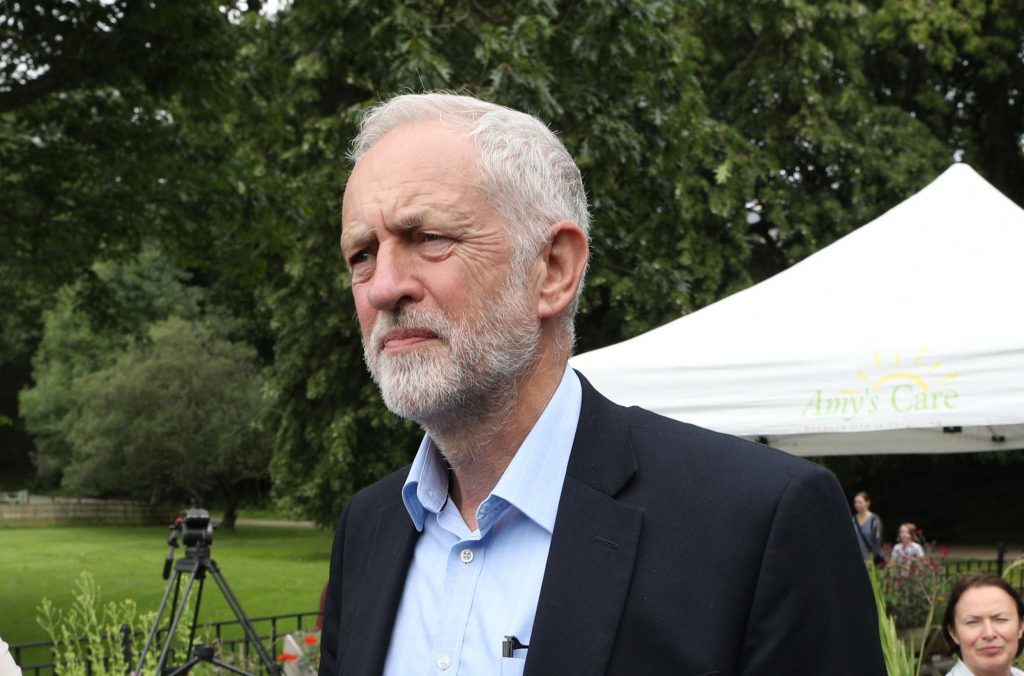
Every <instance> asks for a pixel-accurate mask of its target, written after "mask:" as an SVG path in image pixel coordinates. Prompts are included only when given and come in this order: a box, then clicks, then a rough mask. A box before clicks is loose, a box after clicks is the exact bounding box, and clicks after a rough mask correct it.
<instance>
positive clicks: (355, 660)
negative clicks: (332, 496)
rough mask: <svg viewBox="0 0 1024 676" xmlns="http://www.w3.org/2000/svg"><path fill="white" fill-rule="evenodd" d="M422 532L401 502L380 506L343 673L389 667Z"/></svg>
mask: <svg viewBox="0 0 1024 676" xmlns="http://www.w3.org/2000/svg"><path fill="white" fill-rule="evenodd" d="M418 535H419V533H418V532H417V531H416V528H415V527H414V526H413V524H412V519H410V518H409V512H407V511H406V509H405V505H404V504H403V503H402V501H401V500H396V501H394V502H391V503H389V504H388V505H385V506H384V507H381V509H380V511H379V512H378V516H377V523H376V527H375V529H374V531H373V535H372V542H371V543H369V544H368V545H367V547H366V550H367V551H368V552H369V555H368V557H367V558H366V559H365V560H364V565H365V570H364V573H363V576H362V578H361V581H360V584H359V590H358V594H359V595H358V601H357V602H356V603H355V604H353V608H354V609H355V613H354V614H353V616H352V617H350V618H349V630H350V631H349V633H348V635H347V639H345V640H346V641H347V643H346V645H345V646H344V651H345V653H344V658H343V660H342V668H341V672H340V673H343V674H379V673H382V672H383V671H384V661H385V660H386V659H387V654H388V647H389V646H390V643H391V631H392V629H393V628H394V624H395V617H396V615H397V613H398V604H399V603H400V602H401V600H402V592H403V590H404V589H405V577H406V573H407V572H408V570H409V564H410V562H411V561H412V555H413V550H414V549H415V545H416V538H417V536H418Z"/></svg>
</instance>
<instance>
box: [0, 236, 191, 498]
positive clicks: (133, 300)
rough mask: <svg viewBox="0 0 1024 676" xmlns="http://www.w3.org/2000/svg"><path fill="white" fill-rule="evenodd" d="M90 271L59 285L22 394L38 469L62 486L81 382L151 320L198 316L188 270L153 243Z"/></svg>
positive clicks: (141, 336) (143, 332) (142, 336)
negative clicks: (81, 278)
mask: <svg viewBox="0 0 1024 676" xmlns="http://www.w3.org/2000/svg"><path fill="white" fill-rule="evenodd" d="M91 272H92V273H93V276H92V277H90V280H91V281H90V283H88V284H87V283H85V282H78V283H76V284H74V285H70V286H65V287H62V288H61V289H60V290H59V291H58V293H57V303H56V306H55V307H53V308H52V309H50V310H47V311H46V312H45V314H44V328H43V336H42V340H41V341H40V343H39V347H38V349H37V350H36V354H35V357H34V358H33V364H32V377H33V380H34V384H33V385H32V387H28V388H25V389H24V390H22V392H21V395H20V404H21V405H20V410H21V415H22V418H23V419H24V421H25V424H26V427H27V428H28V431H29V432H30V433H31V434H32V435H33V436H34V438H35V443H36V451H35V454H34V461H35V464H36V467H37V468H38V471H39V473H40V475H41V477H42V478H43V479H45V480H46V482H47V483H49V484H51V485H52V484H59V483H60V480H61V478H62V476H63V473H64V470H65V468H66V467H67V466H68V464H70V462H71V458H72V446H71V442H70V440H69V439H68V434H67V424H68V416H69V414H70V413H71V411H72V409H73V407H74V395H73V391H74V388H75V385H76V383H77V381H79V380H80V379H82V378H84V377H86V376H88V375H89V374H91V373H93V372H95V371H97V370H100V369H102V368H106V367H109V366H110V365H111V364H112V363H113V361H114V359H115V358H116V355H117V353H118V352H119V351H122V350H124V349H126V348H128V347H129V346H131V345H136V344H139V343H142V342H144V341H145V340H146V338H147V331H148V327H149V325H150V323H152V322H156V321H160V320H164V319H166V318H168V317H170V316H172V315H173V316H179V317H185V318H189V319H198V318H199V317H200V315H201V307H200V300H201V298H200V294H199V293H198V290H197V289H195V288H191V287H188V286H186V284H185V281H186V275H185V273H183V272H182V271H181V270H178V269H177V268H175V267H174V266H173V265H171V264H170V263H169V262H168V261H167V259H166V257H164V256H163V255H162V254H161V253H160V251H159V250H158V249H156V248H155V247H153V246H149V247H146V248H145V249H144V250H143V251H142V252H141V253H140V254H139V256H138V257H137V258H136V259H131V260H125V261H118V262H113V261H100V262H97V263H96V264H94V265H93V266H92V270H91ZM86 297H88V298H86ZM97 308H102V312H100V311H99V310H98V309H97Z"/></svg>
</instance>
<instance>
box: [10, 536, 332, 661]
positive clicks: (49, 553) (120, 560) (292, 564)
mask: <svg viewBox="0 0 1024 676" xmlns="http://www.w3.org/2000/svg"><path fill="white" fill-rule="evenodd" d="M169 532H170V531H168V529H167V527H166V526H150V527H128V526H90V527H39V528H0V636H2V637H3V638H4V640H5V641H7V642H8V643H22V642H27V641H39V640H47V636H46V634H45V632H44V631H43V630H42V629H41V628H40V627H39V625H38V624H37V623H36V619H35V618H36V609H37V607H38V606H39V603H40V601H41V600H42V599H43V597H48V598H49V599H50V600H51V601H53V602H54V603H55V604H56V605H57V606H58V607H59V608H62V609H67V608H69V607H70V606H71V602H72V598H73V591H74V588H75V580H76V579H77V578H78V577H79V575H80V573H81V572H82V571H89V572H90V573H91V574H92V576H93V578H94V579H95V580H96V583H97V584H98V586H99V589H100V591H101V593H102V597H103V601H104V603H105V602H106V601H116V600H121V599H125V598H132V599H134V600H135V601H136V603H137V604H138V607H139V610H140V612H146V611H155V610H156V609H157V607H158V606H159V604H160V599H161V598H162V597H163V593H164V590H165V589H166V587H167V582H166V581H164V579H163V578H162V577H161V573H162V572H163V565H164V561H165V559H166V556H167V536H168V534H169ZM330 549H331V533H330V532H328V531H324V530H320V529H314V528H301V527H285V526H240V527H239V528H238V530H237V531H235V532H234V533H231V532H227V531H217V532H216V533H215V534H214V540H213V547H212V550H211V553H212V556H211V558H212V559H213V560H214V561H215V562H216V563H217V565H218V566H219V567H220V570H221V572H222V573H223V575H224V577H225V579H226V580H227V582H228V584H229V585H230V587H231V589H232V591H233V592H234V593H235V596H237V597H238V600H239V602H240V603H241V605H242V608H243V610H245V612H246V614H247V615H249V616H250V617H259V616H265V615H276V614H282V613H297V612H310V611H315V610H317V608H318V607H319V605H320V593H321V591H322V589H323V586H324V584H326V582H327V573H328V564H329V558H330ZM182 554H183V548H179V549H178V550H177V552H176V556H177V557H180V556H181V555H182ZM182 589H184V581H183V583H182ZM227 619H234V614H233V613H232V612H231V610H230V609H229V607H228V606H227V604H226V603H225V601H224V598H223V596H222V595H221V592H220V590H219V589H218V588H217V586H216V584H215V583H214V581H213V580H212V579H209V578H208V579H207V580H206V583H205V588H204V590H203V594H202V604H201V608H200V620H201V621H202V620H207V621H214V620H227Z"/></svg>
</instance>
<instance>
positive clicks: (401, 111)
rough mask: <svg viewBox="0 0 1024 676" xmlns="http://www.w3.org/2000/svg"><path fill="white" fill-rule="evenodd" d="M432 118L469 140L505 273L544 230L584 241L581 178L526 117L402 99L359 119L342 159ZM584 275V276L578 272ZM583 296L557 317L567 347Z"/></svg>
mask: <svg viewBox="0 0 1024 676" xmlns="http://www.w3.org/2000/svg"><path fill="white" fill-rule="evenodd" d="M429 120H436V121H438V122H440V123H441V124H443V125H445V126H446V127H449V128H451V129H454V130H457V131H460V132H463V133H465V135H466V137H467V138H469V139H472V141H473V143H474V145H475V146H476V150H477V154H478V156H479V164H478V169H479V171H480V175H481V181H482V185H481V188H482V189H483V191H484V194H485V195H486V196H487V199H488V200H489V201H490V203H491V205H492V206H493V207H494V209H495V212H496V213H497V214H498V216H500V217H501V218H502V219H503V220H504V221H505V222H506V224H507V225H508V234H509V237H510V239H511V240H512V247H513V252H514V253H513V271H514V272H515V273H516V274H519V275H521V276H525V274H526V270H527V269H528V267H529V264H530V262H531V261H532V260H533V258H534V257H535V256H536V255H537V253H538V252H539V251H540V250H541V249H542V248H543V247H544V245H545V244H547V241H548V233H549V230H550V228H551V226H552V225H554V224H555V223H557V222H559V221H562V220H570V221H572V222H574V223H576V225H578V226H579V227H580V229H581V230H582V231H583V234H584V236H586V237H587V238H588V239H589V237H590V212H589V210H588V207H587V193H586V189H585V188H584V187H583V177H582V176H581V175H580V170H579V167H577V166H576V163H575V162H574V161H573V159H572V156H571V155H570V154H569V151H568V150H567V149H566V148H565V145H563V144H562V142H561V141H560V140H559V139H558V137H557V136H556V135H555V134H554V132H552V131H551V130H550V129H549V128H548V127H547V125H545V124H544V123H543V122H541V121H540V120H539V119H537V118H536V117H534V116H532V115H528V114H526V113H522V112H519V111H517V110H513V109H511V108H506V107H505V106H499V105H497V104H494V103H489V102H487V101H481V100H480V99H476V98H473V97H471V96H461V95H458V94H449V93H440V92H432V93H426V94H402V95H400V96H396V97H394V98H392V99H389V100H387V101H384V102H382V103H379V104H377V105H376V106H374V107H372V108H370V109H369V110H368V111H367V112H366V114H365V115H364V116H363V120H362V123H361V125H360V130H359V133H358V134H357V135H356V137H355V139H354V140H353V141H352V149H351V151H350V152H349V158H350V159H351V160H352V162H353V163H358V162H359V160H360V159H362V157H363V156H364V155H365V154H366V153H367V152H369V150H370V148H372V147H373V146H374V145H375V144H376V143H377V142H378V141H380V140H381V139H382V138H384V137H385V136H386V135H387V134H388V133H389V132H391V131H393V130H395V129H397V128H398V127H400V126H402V125H405V124H408V123H411V122H422V121H429ZM584 272H585V271H584ZM582 291H583V280H582V279H581V280H580V285H579V288H578V289H577V292H576V298H575V299H574V300H573V302H572V303H571V304H570V306H569V307H568V308H567V310H566V312H565V313H564V315H563V316H564V319H565V328H566V329H567V335H566V336H563V340H564V339H567V340H568V346H564V345H561V346H562V347H567V348H568V349H571V346H572V342H573V339H574V328H573V319H574V317H575V315H576V312H577V310H578V309H579V297H580V294H581V293H582Z"/></svg>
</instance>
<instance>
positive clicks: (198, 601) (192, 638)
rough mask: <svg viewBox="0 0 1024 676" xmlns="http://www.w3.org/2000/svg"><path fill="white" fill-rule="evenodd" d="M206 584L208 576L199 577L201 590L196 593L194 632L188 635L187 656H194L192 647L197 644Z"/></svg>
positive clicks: (193, 615)
mask: <svg viewBox="0 0 1024 676" xmlns="http://www.w3.org/2000/svg"><path fill="white" fill-rule="evenodd" d="M204 582H206V576H205V575H200V576H199V590H198V591H197V592H196V607H195V608H193V609H192V631H190V632H189V634H188V652H187V653H186V654H187V655H191V654H192V646H194V645H195V643H196V626H197V625H198V623H199V604H201V603H202V602H203V583H204Z"/></svg>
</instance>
